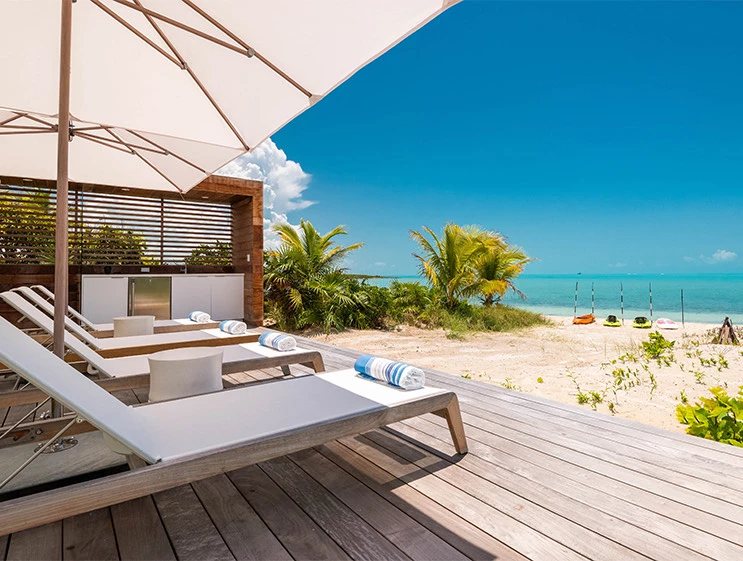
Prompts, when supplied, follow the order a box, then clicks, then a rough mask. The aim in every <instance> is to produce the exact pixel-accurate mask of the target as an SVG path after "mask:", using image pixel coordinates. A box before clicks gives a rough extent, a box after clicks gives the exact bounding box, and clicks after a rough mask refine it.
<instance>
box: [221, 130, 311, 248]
mask: <svg viewBox="0 0 743 561" xmlns="http://www.w3.org/2000/svg"><path fill="white" fill-rule="evenodd" d="M217 173H218V174H219V175H227V176H230V177H241V178H243V179H257V180H259V181H263V243H264V245H265V247H266V248H267V249H270V248H273V247H276V245H277V244H278V237H277V236H276V234H274V233H273V232H272V231H271V226H272V225H273V224H277V223H281V222H289V220H288V218H287V214H288V213H290V212H293V211H296V210H302V209H303V208H307V207H308V206H310V205H313V204H315V203H314V201H308V200H306V199H303V198H302V194H303V193H304V191H305V190H306V189H307V187H308V186H309V183H310V179H311V178H312V176H311V175H310V174H308V173H306V172H305V171H304V170H303V169H302V166H301V165H299V164H298V163H297V162H295V161H293V160H289V159H288V158H287V157H286V153H285V152H284V151H283V150H280V149H279V148H278V147H277V146H276V144H274V142H273V140H271V139H270V138H269V139H268V140H266V141H264V142H263V143H262V144H260V145H259V146H258V147H256V148H255V150H253V151H252V152H251V153H250V154H245V155H244V156H240V157H239V158H237V159H236V160H234V161H232V162H230V163H229V164H227V165H226V166H224V167H223V168H222V169H220V170H219V171H218V172H217Z"/></svg>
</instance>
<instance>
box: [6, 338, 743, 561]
mask: <svg viewBox="0 0 743 561" xmlns="http://www.w3.org/2000/svg"><path fill="white" fill-rule="evenodd" d="M301 344H302V346H305V347H308V348H314V349H318V350H320V351H322V353H323V357H324V358H325V364H326V367H327V369H328V370H336V369H341V368H348V367H349V366H351V365H352V363H353V360H354V359H355V357H357V356H358V355H359V354H360V353H358V352H355V351H351V350H348V349H341V348H337V347H330V346H327V345H324V344H322V343H320V342H318V341H314V340H303V341H302V342H301ZM293 372H294V373H295V375H301V374H306V373H309V370H307V369H305V368H303V367H293ZM277 376H281V371H280V370H279V369H276V370H275V371H274V370H272V371H258V372H252V373H251V376H248V375H246V374H237V375H233V376H232V377H231V381H232V382H234V383H244V382H248V381H252V380H257V379H265V378H269V377H277ZM428 381H429V383H430V385H435V386H439V387H445V388H448V389H452V390H454V391H456V392H457V394H458V395H459V399H460V402H461V405H462V411H463V417H464V421H465V424H466V430H467V437H468V439H469V445H470V453H469V454H467V455H466V456H464V457H456V456H454V449H453V447H452V444H451V441H450V437H449V433H448V430H447V429H446V426H445V424H444V423H445V421H444V420H443V419H440V418H438V417H435V416H433V415H427V416H426V417H423V418H417V419H413V420H410V421H405V422H402V423H398V424H396V425H393V426H391V427H389V428H387V429H383V430H376V431H372V432H370V433H367V434H365V435H362V436H358V437H354V438H347V439H343V440H340V441H335V442H331V443H328V444H326V445H324V446H320V447H318V448H314V449H310V450H305V451H303V452H300V453H296V454H292V455H290V456H286V457H282V458H278V459H276V460H271V461H268V462H264V463H261V464H259V465H255V466H251V467H247V468H244V469H241V470H238V471H235V472H231V473H228V474H226V475H221V476H218V477H214V478H211V479H207V480H204V481H200V482H198V483H194V484H192V485H187V486H183V487H179V488H176V489H172V490H169V491H165V492H161V493H157V494H155V495H152V496H148V497H145V498H142V499H137V500H134V501H130V502H127V503H123V504H119V505H116V506H113V507H111V508H106V509H101V510H98V511H94V512H91V513H88V514H84V515H80V516H76V517H73V518H69V519H66V520H64V521H62V522H58V523H54V524H48V525H46V526H41V527H38V528H34V529H32V530H27V531H24V532H19V533H16V534H12V535H10V536H4V537H0V560H3V559H8V560H15V559H132V560H134V559H184V560H190V559H194V560H204V559H270V560H274V559H279V560H280V559H287V560H288V559H349V558H352V559H369V560H380V559H415V560H425V561H428V560H439V559H440V560H458V559H466V558H469V559H499V560H512V559H544V560H549V561H554V560H559V559H607V560H611V561H620V560H625V559H657V560H665V559H668V560H673V561H685V560H694V559H724V560H727V561H732V560H738V559H743V449H736V448H734V447H732V446H725V445H720V444H718V443H715V442H709V441H705V440H702V439H698V438H693V437H688V436H685V435H683V434H677V433H670V432H666V431H663V430H660V429H655V428H653V427H650V426H645V425H641V424H638V423H635V422H631V421H626V420H622V419H618V418H613V417H608V416H605V415H600V414H597V413H593V412H591V411H588V410H585V409H579V408H576V407H572V406H568V405H562V404H559V403H555V402H551V401H547V400H544V399H540V398H538V397H534V396H529V395H526V394H521V393H518V392H512V391H508V390H505V389H503V388H500V387H496V386H491V385H487V384H483V383H479V382H475V381H470V380H464V379H462V378H459V377H455V376H451V375H448V374H443V373H439V372H431V371H429V372H428ZM120 397H121V398H122V399H124V400H127V401H134V400H143V399H145V398H146V395H143V392H137V393H135V392H127V393H124V394H121V395H120ZM13 409H15V408H11V410H10V411H7V412H6V411H0V420H2V417H5V419H4V420H5V422H8V420H9V419H11V420H12V419H13V418H14V417H15V415H17V414H18V412H17V411H14V410H13ZM15 418H17V417H15ZM0 508H2V504H1V503H0Z"/></svg>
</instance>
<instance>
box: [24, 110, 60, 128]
mask: <svg viewBox="0 0 743 561" xmlns="http://www.w3.org/2000/svg"><path fill="white" fill-rule="evenodd" d="M22 116H23V117H26V119H31V120H32V121H36V122H37V123H41V124H42V125H46V126H47V127H50V128H53V129H54V130H57V125H55V124H54V123H49V122H47V121H45V120H44V119H39V118H38V117H34V116H33V115H30V114H29V113H23V114H22Z"/></svg>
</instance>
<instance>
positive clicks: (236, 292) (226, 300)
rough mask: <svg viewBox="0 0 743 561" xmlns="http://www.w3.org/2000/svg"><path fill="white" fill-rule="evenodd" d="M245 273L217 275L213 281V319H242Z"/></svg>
mask: <svg viewBox="0 0 743 561" xmlns="http://www.w3.org/2000/svg"><path fill="white" fill-rule="evenodd" d="M243 279H244V277H243V275H232V276H225V277H220V276H215V277H212V278H211V281H212V283H211V284H212V312H211V313H212V319H214V320H223V319H242V318H243V316H244V315H245V312H244V309H243V297H244V293H243V290H244V284H243V282H244V281H243Z"/></svg>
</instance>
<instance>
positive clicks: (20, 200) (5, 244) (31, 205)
mask: <svg viewBox="0 0 743 561" xmlns="http://www.w3.org/2000/svg"><path fill="white" fill-rule="evenodd" d="M54 229H55V212H54V207H53V205H52V202H51V197H50V194H49V192H47V191H39V192H38V193H33V192H31V191H29V192H28V194H27V195H16V196H12V197H6V196H4V193H3V192H2V191H0V263H3V262H5V263H19V264H37V263H38V264H49V263H54Z"/></svg>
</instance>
